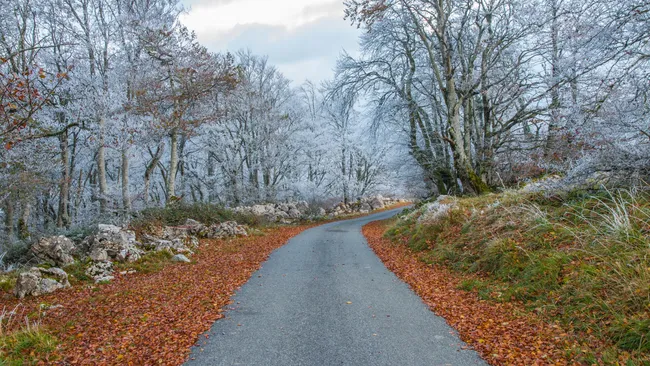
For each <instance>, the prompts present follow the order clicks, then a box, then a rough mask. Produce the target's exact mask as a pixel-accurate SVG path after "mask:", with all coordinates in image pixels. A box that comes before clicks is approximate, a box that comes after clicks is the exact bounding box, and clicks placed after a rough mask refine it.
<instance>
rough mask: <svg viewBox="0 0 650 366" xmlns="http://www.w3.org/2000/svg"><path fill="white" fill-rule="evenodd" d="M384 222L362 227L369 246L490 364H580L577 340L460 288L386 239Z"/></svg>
mask: <svg viewBox="0 0 650 366" xmlns="http://www.w3.org/2000/svg"><path fill="white" fill-rule="evenodd" d="M385 230H386V224H385V223H382V222H373V223H370V224H368V225H366V226H365V227H364V228H363V234H364V235H365V237H366V239H367V241H368V243H369V244H370V247H371V248H372V249H373V250H374V252H375V253H376V254H377V255H378V256H379V258H381V260H382V261H383V262H384V264H385V265H386V267H387V268H388V269H389V270H391V271H392V272H394V273H395V274H396V275H397V276H398V277H399V278H401V279H402V280H403V281H404V282H406V283H407V284H408V285H409V286H410V287H411V288H412V289H413V291H415V292H416V293H417V294H418V296H420V297H421V298H422V300H423V301H424V302H425V303H426V304H427V305H428V306H429V307H430V309H431V310H432V311H433V312H434V313H436V314H437V315H439V316H442V317H443V318H445V319H446V320H447V322H448V323H449V325H451V326H452V327H453V328H455V329H456V330H457V331H458V332H459V334H460V337H461V339H462V340H463V341H465V342H466V343H467V344H469V345H470V346H471V347H472V348H474V349H475V350H476V351H477V352H479V353H480V354H481V356H482V357H483V358H484V359H485V360H486V361H487V362H488V363H489V364H492V365H524V366H530V365H578V364H579V362H578V361H576V360H574V359H572V358H571V356H570V354H571V353H570V352H568V351H569V350H572V349H579V346H578V344H577V343H576V342H575V341H574V337H573V336H570V335H569V334H568V333H567V332H564V331H563V330H562V329H561V328H560V327H559V326H558V325H557V324H549V323H546V322H544V321H542V320H541V319H539V318H538V317H536V316H535V314H532V313H529V312H526V311H525V310H524V309H523V308H521V307H519V306H518V305H517V304H514V303H496V302H491V301H485V300H481V299H480V298H479V297H478V296H477V295H476V294H474V293H470V292H466V291H463V290H460V289H458V286H459V284H460V283H461V281H462V279H463V278H462V277H461V275H459V274H456V273H453V272H451V271H450V270H448V269H446V268H443V267H441V266H437V265H436V266H430V265H427V264H425V263H423V262H422V261H420V260H418V257H417V255H416V254H415V253H413V252H412V251H411V250H410V249H408V248H407V247H406V246H405V245H399V244H395V243H393V242H391V241H390V240H388V239H385V238H384V237H383V234H384V231H385Z"/></svg>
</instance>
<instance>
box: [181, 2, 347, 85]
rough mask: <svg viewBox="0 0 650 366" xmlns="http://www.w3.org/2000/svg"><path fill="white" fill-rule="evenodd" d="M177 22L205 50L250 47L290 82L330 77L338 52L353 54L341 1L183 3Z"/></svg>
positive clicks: (228, 49) (232, 49)
mask: <svg viewBox="0 0 650 366" xmlns="http://www.w3.org/2000/svg"><path fill="white" fill-rule="evenodd" d="M183 3H184V4H185V5H186V6H187V7H188V8H190V11H189V13H188V14H185V15H183V17H182V21H183V23H184V24H185V25H186V26H187V27H188V28H190V29H192V30H194V31H196V33H197V35H198V37H199V41H200V42H201V43H202V44H204V45H205V46H207V47H208V49H210V50H211V51H215V52H218V51H226V50H227V51H237V50H240V49H250V50H251V51H253V53H255V54H258V55H267V56H269V61H270V62H271V63H272V64H273V65H275V66H277V67H278V68H279V69H280V71H282V73H283V74H284V75H285V76H287V77H288V78H289V79H292V80H293V81H294V83H296V84H301V83H302V82H303V81H305V80H306V79H309V80H312V81H314V82H316V83H318V82H320V81H323V80H326V79H329V78H331V77H332V75H333V73H332V69H333V68H334V66H335V64H336V59H337V56H338V55H339V53H340V52H341V51H342V50H346V51H347V52H349V53H351V54H356V53H357V50H358V46H357V39H358V36H359V32H360V31H359V30H357V29H356V28H355V27H353V26H351V25H350V23H349V22H348V21H346V20H343V0H183Z"/></svg>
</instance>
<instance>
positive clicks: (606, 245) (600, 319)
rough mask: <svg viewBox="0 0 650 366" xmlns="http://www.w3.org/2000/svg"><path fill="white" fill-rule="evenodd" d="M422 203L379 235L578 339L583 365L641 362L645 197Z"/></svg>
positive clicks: (647, 358) (535, 196) (466, 285)
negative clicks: (443, 207) (434, 211)
mask: <svg viewBox="0 0 650 366" xmlns="http://www.w3.org/2000/svg"><path fill="white" fill-rule="evenodd" d="M424 211H425V209H424V208H416V209H415V211H414V212H413V213H412V214H411V215H409V216H408V218H407V219H405V220H399V221H397V222H396V223H395V224H394V225H393V226H392V228H391V229H389V230H388V231H387V233H386V235H387V236H388V237H389V238H391V239H393V240H394V241H398V242H401V243H404V244H405V245H408V246H409V247H410V248H411V249H412V250H414V251H416V252H417V253H418V255H419V256H420V258H421V259H422V260H423V261H425V262H427V263H431V264H443V265H446V266H448V267H450V268H452V269H454V270H456V271H459V272H462V273H467V274H471V276H469V278H470V279H469V280H467V281H465V282H463V283H462V284H461V285H460V286H459V287H460V288H462V289H464V290H467V291H473V292H476V293H477V294H478V295H479V296H480V297H481V298H485V299H490V300H492V301H517V302H521V303H523V304H524V305H525V306H526V307H527V308H528V309H529V310H530V311H534V312H537V313H539V314H540V315H541V316H543V317H546V318H547V319H549V320H558V321H560V322H561V323H562V324H563V325H564V326H565V327H566V328H567V329H570V330H573V331H575V332H577V333H579V334H583V335H584V336H585V337H584V339H585V345H584V349H583V351H582V352H583V353H584V354H583V356H582V357H583V360H584V362H586V363H589V362H594V360H595V362H596V363H599V364H625V365H650V194H649V193H648V192H644V191H640V190H619V191H609V190H604V189H603V190H601V191H594V192H585V191H574V192H569V193H565V194H557V195H544V194H541V193H521V192H517V191H506V192H503V193H499V194H488V195H484V196H480V197H471V198H463V199H459V200H458V201H457V207H456V208H455V209H452V210H451V211H450V212H449V213H448V214H447V215H444V216H443V217H440V218H439V219H437V220H434V221H432V222H426V223H418V217H419V215H420V214H421V213H422V212H424Z"/></svg>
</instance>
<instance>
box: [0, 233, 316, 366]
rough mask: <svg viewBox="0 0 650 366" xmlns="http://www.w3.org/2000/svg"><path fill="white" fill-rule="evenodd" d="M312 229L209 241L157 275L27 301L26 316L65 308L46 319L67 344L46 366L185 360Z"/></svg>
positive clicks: (6, 303) (4, 303)
mask: <svg viewBox="0 0 650 366" xmlns="http://www.w3.org/2000/svg"><path fill="white" fill-rule="evenodd" d="M306 228H308V226H300V227H282V228H276V229H272V230H269V231H267V232H266V235H264V236H252V237H248V238H237V239H231V240H205V241H202V242H201V248H200V252H199V253H197V254H196V255H195V256H194V257H193V263H191V264H169V265H167V266H166V267H165V268H164V269H163V270H161V271H159V272H156V273H151V274H132V275H126V276H117V277H116V279H115V280H114V281H113V282H112V283H110V284H107V285H99V286H88V285H85V286H83V285H82V286H77V287H75V288H72V289H69V290H63V291H60V292H57V293H55V294H53V295H50V296H43V297H39V298H37V299H29V300H26V301H23V302H22V304H23V305H24V306H25V309H26V310H27V312H30V311H35V310H36V309H37V308H38V306H39V304H41V303H47V304H51V305H55V304H58V305H62V306H63V307H61V308H58V309H53V310H50V311H48V312H47V314H46V315H45V316H44V317H43V320H42V321H43V325H44V326H45V327H46V328H47V329H48V330H50V331H51V332H52V333H54V335H55V336H57V337H58V338H59V340H60V341H61V346H60V349H59V351H58V354H57V355H54V356H53V357H50V359H49V360H47V359H43V360H42V361H41V363H42V364H48V365H49V364H53V363H57V364H73V365H98V364H101V365H178V364H181V363H183V362H184V361H185V360H186V359H187V357H188V356H189V353H190V347H192V345H194V344H195V343H196V342H197V340H198V338H199V336H200V335H201V334H202V333H204V332H206V331H207V330H208V329H209V328H210V326H211V325H212V324H213V323H214V321H216V320H217V319H220V318H221V317H222V315H221V314H220V312H221V308H223V307H224V306H225V305H227V304H228V303H229V301H230V296H231V295H232V294H233V293H234V291H235V290H236V289H237V288H238V287H239V286H241V285H243V284H244V283H245V282H246V281H247V280H248V279H249V278H250V276H251V275H252V274H253V272H254V271H256V270H257V269H259V267H260V265H261V263H262V262H264V261H265V260H266V259H267V258H268V256H269V254H270V253H271V252H272V251H273V250H275V249H277V248H279V247H280V246H282V245H283V244H285V243H286V242H287V241H288V240H289V239H290V238H292V237H293V236H295V235H297V234H298V233H300V232H302V231H303V230H305V229H306ZM7 296H8V295H5V298H3V299H0V309H1V308H2V307H6V308H8V309H11V308H13V307H15V306H16V305H17V304H18V303H19V302H18V301H17V300H14V299H9V298H7ZM36 356H37V357H38V356H40V355H36ZM53 359H56V360H57V361H56V362H54V361H53Z"/></svg>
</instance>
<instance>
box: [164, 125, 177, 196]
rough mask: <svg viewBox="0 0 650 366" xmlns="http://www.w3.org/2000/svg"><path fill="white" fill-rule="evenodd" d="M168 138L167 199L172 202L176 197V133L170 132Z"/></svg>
mask: <svg viewBox="0 0 650 366" xmlns="http://www.w3.org/2000/svg"><path fill="white" fill-rule="evenodd" d="M169 137H170V144H171V148H170V150H171V151H170V154H169V173H168V175H167V199H168V200H173V199H174V196H176V171H177V170H178V133H177V132H176V130H174V131H172V133H171V135H170V136H169Z"/></svg>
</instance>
